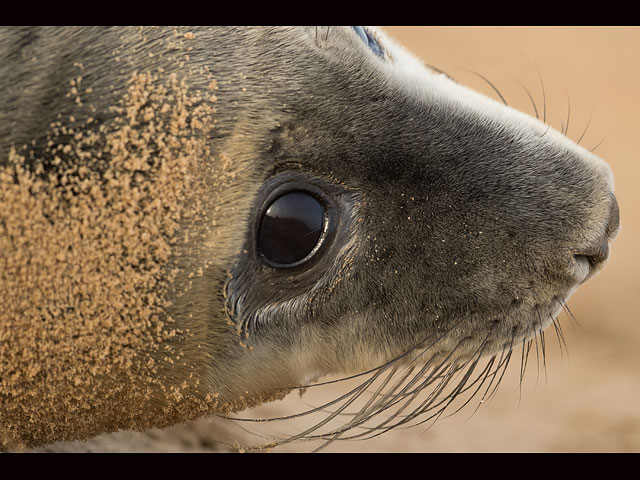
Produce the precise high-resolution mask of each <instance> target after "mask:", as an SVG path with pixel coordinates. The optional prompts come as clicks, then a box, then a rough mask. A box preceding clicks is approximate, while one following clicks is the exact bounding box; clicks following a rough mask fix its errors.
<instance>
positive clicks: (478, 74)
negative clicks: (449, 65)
mask: <svg viewBox="0 0 640 480" xmlns="http://www.w3.org/2000/svg"><path fill="white" fill-rule="evenodd" d="M462 70H465V71H467V72H469V73H472V74H474V75H476V76H478V77H480V78H481V79H482V80H484V81H485V82H486V83H487V84H488V85H489V86H490V87H491V88H492V89H493V91H494V92H496V93H497V94H498V96H499V97H500V100H502V103H504V104H505V105H507V106H509V104H508V103H507V101H506V100H505V99H504V97H503V96H502V93H500V90H498V88H497V87H496V86H495V85H494V84H493V83H491V81H490V80H489V79H488V78H487V77H485V76H484V75H482V74H480V73H478V72H476V71H474V70H469V69H468V68H462Z"/></svg>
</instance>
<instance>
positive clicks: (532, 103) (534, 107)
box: [512, 78, 540, 120]
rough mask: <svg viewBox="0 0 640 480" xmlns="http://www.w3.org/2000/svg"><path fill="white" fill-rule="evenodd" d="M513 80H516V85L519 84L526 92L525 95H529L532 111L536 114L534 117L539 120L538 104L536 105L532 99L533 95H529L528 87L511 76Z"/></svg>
mask: <svg viewBox="0 0 640 480" xmlns="http://www.w3.org/2000/svg"><path fill="white" fill-rule="evenodd" d="M512 80H513V81H515V82H517V83H518V85H520V86H521V87H522V88H523V89H524V91H525V92H526V93H527V95H528V96H529V101H530V102H531V105H532V106H533V111H534V112H535V114H536V119H538V120H540V115H539V114H538V106H537V105H536V102H535V101H534V100H533V95H531V92H530V91H529V89H528V88H527V87H526V86H525V85H524V84H523V83H522V82H520V81H519V80H516V79H515V78H512Z"/></svg>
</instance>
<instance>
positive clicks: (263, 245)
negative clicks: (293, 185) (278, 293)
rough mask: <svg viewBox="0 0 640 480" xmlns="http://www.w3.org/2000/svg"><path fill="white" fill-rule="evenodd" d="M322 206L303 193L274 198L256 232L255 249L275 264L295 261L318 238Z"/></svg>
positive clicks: (301, 257)
mask: <svg viewBox="0 0 640 480" xmlns="http://www.w3.org/2000/svg"><path fill="white" fill-rule="evenodd" d="M324 224H325V208H324V206H323V205H322V203H320V201H319V200H318V199H317V198H316V197H314V196H313V195H310V194H308V193H306V192H291V193H286V194H284V195H282V196H280V197H278V198H277V199H276V200H275V201H274V202H273V203H272V204H271V205H270V206H269V208H268V209H267V211H266V212H265V214H264V216H263V218H262V220H261V222H260V230H259V232H258V250H259V251H260V253H261V254H262V256H263V257H264V258H265V259H266V260H267V261H268V263H271V264H272V266H275V267H286V266H292V265H295V264H298V263H299V262H301V261H302V260H304V259H305V258H306V257H307V256H309V255H310V254H311V253H312V252H313V250H314V249H315V247H316V245H317V244H318V242H319V241H320V238H321V237H322V233H323V230H324Z"/></svg>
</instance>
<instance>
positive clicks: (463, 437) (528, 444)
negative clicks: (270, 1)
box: [251, 27, 640, 452]
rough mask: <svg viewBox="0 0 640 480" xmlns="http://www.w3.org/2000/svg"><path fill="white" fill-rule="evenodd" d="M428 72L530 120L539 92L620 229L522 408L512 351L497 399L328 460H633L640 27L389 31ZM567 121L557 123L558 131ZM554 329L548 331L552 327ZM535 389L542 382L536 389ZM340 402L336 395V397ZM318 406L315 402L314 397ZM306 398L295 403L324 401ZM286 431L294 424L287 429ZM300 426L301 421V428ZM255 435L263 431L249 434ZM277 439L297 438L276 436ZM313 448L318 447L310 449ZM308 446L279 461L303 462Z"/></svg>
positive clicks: (531, 370)
mask: <svg viewBox="0 0 640 480" xmlns="http://www.w3.org/2000/svg"><path fill="white" fill-rule="evenodd" d="M385 30H386V32H387V33H388V34H390V35H391V36H392V37H393V38H395V39H396V40H397V41H398V42H399V43H401V44H403V45H404V46H405V47H406V48H408V49H409V50H411V51H412V52H413V53H415V54H416V55H417V56H419V57H420V58H422V59H423V60H424V61H425V63H427V64H429V65H432V66H434V67H437V68H439V69H442V70H444V71H446V72H447V73H448V74H449V75H451V76H452V77H454V78H455V79H456V80H457V81H458V82H460V83H463V84H465V85H467V86H469V87H471V88H473V89H475V90H477V91H480V92H483V93H485V94H486V95H488V96H490V97H492V98H495V99H498V96H497V95H496V93H495V92H494V91H493V90H492V88H491V87H490V86H488V85H487V83H485V82H484V81H483V80H481V79H480V78H479V77H478V76H476V75H474V74H472V73H469V72H468V71H465V70H464V69H470V70H474V71H476V72H478V73H480V74H482V75H483V76H485V77H486V78H488V79H489V80H490V81H491V82H492V83H493V84H494V85H495V86H496V87H497V88H498V89H499V90H500V92H501V93H502V95H503V96H504V97H505V99H506V100H507V102H508V103H509V104H510V105H512V106H514V107H515V108H517V109H519V110H523V111H525V112H527V113H530V114H531V115H533V114H534V110H533V106H532V105H531V102H530V100H529V98H528V96H527V94H526V93H525V91H524V89H523V88H522V86H520V85H519V84H518V83H517V82H518V81H519V82H521V83H522V84H524V85H525V86H526V87H527V88H528V89H529V91H530V92H531V94H532V96H533V97H534V99H535V102H536V104H537V107H538V110H539V112H540V114H541V115H542V113H541V112H542V103H543V102H542V88H541V85H540V80H539V77H538V73H537V71H536V66H537V68H538V69H539V71H540V74H541V76H542V79H543V82H544V88H545V94H546V104H547V121H548V123H550V124H551V125H552V126H553V127H554V128H557V129H560V128H561V125H563V124H566V118H567V108H568V107H567V95H568V97H569V102H570V105H571V113H570V118H569V130H568V136H569V137H570V138H572V139H573V140H574V141H577V140H578V138H579V137H580V135H582V132H583V131H584V129H585V127H586V125H587V122H588V120H589V116H590V114H591V112H592V109H593V117H592V120H591V124H590V126H589V129H588V131H587V133H586V134H585V135H584V138H583V139H582V140H581V142H580V144H581V145H583V146H585V147H586V148H588V149H591V148H593V147H594V146H596V145H597V144H598V142H600V140H601V139H602V137H603V136H605V138H604V141H603V142H602V144H601V145H600V146H599V147H598V148H597V149H596V151H595V152H596V153H597V154H598V155H599V156H600V157H601V158H603V159H605V160H606V161H607V162H608V163H609V165H610V166H611V168H612V169H613V172H614V176H615V180H616V195H617V197H618V201H619V204H620V211H621V223H622V229H621V232H620V234H619V235H618V237H617V239H616V240H615V242H614V244H613V248H612V255H611V259H610V261H609V264H608V265H607V266H606V268H605V269H604V270H603V271H602V272H601V273H600V274H599V275H597V276H596V277H595V278H594V279H592V280H591V281H589V282H588V283H586V284H585V285H583V286H582V287H581V288H580V289H579V290H578V291H577V292H576V293H575V294H574V295H573V296H572V297H571V299H570V301H569V307H570V309H571V311H572V312H573V314H574V316H575V317H576V318H577V319H578V321H579V322H580V324H581V327H577V326H576V325H575V323H573V322H572V321H571V320H570V319H569V318H568V317H567V316H566V315H565V314H563V315H562V316H561V317H560V320H561V324H562V326H563V330H564V332H565V336H566V340H567V343H568V349H569V355H568V358H567V355H566V354H565V355H564V358H561V355H560V349H559V348H558V342H557V340H556V337H555V334H554V333H552V332H550V331H547V335H546V340H547V341H546V344H547V378H546V382H545V377H544V371H543V368H542V366H541V367H540V377H539V379H538V378H537V373H536V365H535V355H533V356H532V357H530V360H529V361H530V362H533V363H530V365H529V367H528V372H527V375H526V378H525V380H526V381H525V384H524V386H523V389H522V399H521V400H520V392H519V389H518V380H519V363H520V350H518V351H517V352H516V353H515V354H514V355H516V357H517V358H515V359H514V362H513V364H512V365H511V366H510V367H509V370H508V371H507V374H506V376H505V380H504V381H503V383H502V385H501V386H500V389H499V390H498V393H497V394H496V396H495V397H494V398H493V399H492V400H491V401H490V402H489V403H487V404H484V405H482V407H481V408H480V409H479V410H478V411H477V412H476V413H475V415H473V416H471V418H470V419H469V420H467V418H468V417H469V416H470V415H471V414H472V413H473V409H474V408H475V407H471V408H467V409H466V410H464V411H462V412H460V413H459V414H457V415H455V416H452V417H450V418H446V419H441V420H439V421H438V422H437V423H436V424H435V425H434V426H433V427H432V428H430V429H428V430H427V429H426V428H425V427H416V428H414V429H409V430H398V431H393V432H390V433H387V434H386V435H384V436H382V437H381V438H378V439H374V440H368V441H348V442H347V441H344V442H340V441H338V442H336V443H333V444H331V445H330V446H329V447H328V448H327V449H326V451H333V452H347V451H367V452H376V451H380V452H384V451H388V452H430V451H438V452H439V451H443V452H465V451H472V452H496V451H497V452H522V451H525V452H558V451H581V452H582V451H589V452H612V451H619V452H628V451H636V452H637V451H640V256H639V255H638V254H637V252H636V248H637V247H638V238H640V231H639V228H640V222H639V220H640V182H639V180H640V162H639V161H638V155H639V151H640V91H639V86H640V56H639V53H640V28H621V27H612V28H603V27H598V28H590V27H570V28H563V27H543V28H537V27H536V28H533V27H514V28H511V27H498V28H482V27H477V28H469V27H465V28H454V27H385ZM562 122H564V123H562ZM551 330H553V328H551ZM536 380H538V382H537V385H536ZM340 391H343V390H340ZM314 395H315V396H316V397H314ZM329 396H330V394H329V393H326V392H324V391H323V392H321V393H318V394H316V393H314V392H313V391H309V392H308V393H307V394H306V395H305V396H304V397H303V399H302V400H304V402H305V404H306V403H310V404H318V403H319V400H315V401H314V398H317V397H322V398H329ZM305 404H303V403H302V402H301V401H300V400H299V399H298V396H297V395H295V394H294V395H291V396H290V397H289V398H288V399H286V400H285V401H284V402H280V403H279V404H274V405H268V406H264V407H262V408H260V409H259V410H258V412H257V415H258V416H276V415H283V414H290V413H293V412H296V411H301V410H304V409H305V407H306V405H305ZM287 423H288V424H291V423H293V422H287ZM302 424H303V422H302V421H299V424H298V426H300V425H302ZM251 428H252V430H254V431H265V430H266V428H264V427H261V426H259V425H258V426H256V425H251ZM279 428H280V430H279V429H278V428H274V431H288V432H295V431H296V429H295V428H293V429H289V430H287V429H286V428H285V427H284V424H283V426H282V427H279ZM314 446H315V445H314ZM310 448H312V445H310V444H294V445H286V446H283V447H281V448H280V449H278V451H308V450H309V449H310Z"/></svg>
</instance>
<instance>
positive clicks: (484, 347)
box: [0, 27, 619, 450]
mask: <svg viewBox="0 0 640 480" xmlns="http://www.w3.org/2000/svg"><path fill="white" fill-rule="evenodd" d="M0 60H1V61H0V79H2V84H3V89H2V94H0V105H1V107H2V108H0V184H1V185H0V265H2V268H0V303H1V304H2V305H3V310H2V313H0V357H1V358H2V359H3V361H2V362H1V365H0V405H1V408H0V444H1V445H2V448H3V449H5V450H10V449H18V448H25V447H34V446H39V445H45V444H47V443H51V442H55V441H60V440H76V439H86V438H90V437H92V436H95V435H98V434H100V433H104V432H112V431H116V430H121V429H135V430H144V429H147V428H150V427H164V426H168V425H172V424H176V423H180V422H184V421H187V420H192V419H196V418H198V417H201V416H203V415H206V414H212V413H216V414H226V413H228V412H231V411H238V410H241V409H243V408H246V407H248V406H251V405H256V404H259V403H262V402H265V401H269V400H274V399H277V398H281V397H282V396H284V395H286V394H287V393H288V392H289V391H291V390H292V389H295V388H300V387H302V386H305V385H308V384H310V383H311V382H314V381H316V380H317V379H318V378H320V377H323V376H325V375H330V374H338V375H352V374H359V373H362V372H374V376H376V378H380V377H381V376H382V375H391V374H393V373H395V372H396V371H397V370H398V369H400V368H407V369H408V370H406V372H407V373H405V374H403V375H404V376H403V377H402V381H399V382H396V384H395V385H396V386H395V387H393V390H392V393H391V394H388V395H385V396H384V399H385V401H388V400H389V399H392V401H394V402H398V401H399V400H403V399H407V398H413V396H415V395H417V394H418V393H419V392H420V391H421V390H423V389H424V388H426V387H428V386H430V385H431V386H433V385H435V386H436V390H439V389H441V387H444V385H446V384H447V383H448V382H449V381H450V379H451V378H453V376H454V375H460V374H461V373H462V380H460V381H459V382H458V383H457V384H456V386H455V389H454V392H453V393H452V394H447V395H445V396H444V397H443V396H438V395H437V394H436V395H434V396H430V397H429V400H428V401H426V402H423V403H422V404H421V406H419V407H418V408H416V409H414V410H413V411H412V412H411V414H409V415H404V416H403V417H402V420H401V421H397V422H391V423H389V422H386V423H387V424H386V425H385V424H384V423H383V424H382V425H381V426H380V427H379V428H378V430H384V429H385V428H390V426H391V427H392V426H393V425H401V424H404V423H406V422H407V421H409V420H412V419H418V418H420V415H422V414H425V413H432V412H433V409H434V408H435V409H436V411H440V410H439V409H440V406H441V405H443V404H444V406H445V407H446V406H447V405H448V404H449V400H450V399H451V398H453V397H455V396H457V394H458V393H460V392H461V391H464V390H468V389H471V390H476V391H477V390H478V389H480V388H481V386H482V385H483V384H485V382H487V383H489V386H491V384H492V382H493V380H495V378H496V377H497V376H498V372H499V369H500V368H503V367H504V368H506V364H507V363H508V358H509V357H510V353H511V351H512V348H513V347H514V346H515V345H518V344H520V343H522V344H523V345H525V343H526V342H529V343H528V345H529V346H530V345H531V343H530V342H531V339H532V338H536V336H537V335H538V334H539V332H542V330H543V329H544V328H546V327H547V326H548V325H550V324H552V323H553V322H554V319H555V317H556V316H557V314H558V313H559V312H560V311H561V309H562V308H563V306H564V305H565V303H566V300H567V299H568V298H569V296H570V295H571V294H572V293H573V291H575V289H576V288H577V287H578V286H579V285H580V284H581V283H583V282H584V281H586V280H587V279H588V278H590V277H591V276H592V275H593V274H595V273H596V272H597V271H599V270H600V269H601V268H602V266H603V265H604V264H605V261H606V259H607V256H608V248H609V242H610V241H611V240H612V239H613V237H614V236H615V234H616V232H617V230H618V228H619V214H618V206H617V203H616V200H615V196H614V194H613V178H612V174H611V171H610V169H609V167H608V166H607V165H606V163H605V162H604V161H602V160H601V159H599V158H598V157H597V156H596V155H594V154H593V153H591V152H589V151H587V150H585V149H584V148H582V147H580V146H579V145H576V144H575V143H574V142H572V141H571V140H569V139H568V138H567V137H565V136H564V135H563V134H562V133H560V132H558V131H556V130H554V129H553V128H551V127H550V126H548V125H546V124H545V123H544V122H542V121H540V120H538V119H534V118H532V117H530V116H528V115H525V114H523V113H520V112H518V111H516V110H514V109H512V108H510V107H508V106H506V105H503V104H499V103H497V102H495V101H493V100H491V99H489V98H486V97H484V96H483V95H480V94H478V93H476V92H473V91H471V90H469V89H467V88H465V87H464V86H462V85H459V84H457V83H456V82H455V81H453V80H452V79H450V78H449V77H447V76H446V75H445V74H443V73H440V72H438V71H436V70H434V69H431V68H429V67H428V66H425V65H423V64H421V63H420V62H419V61H418V60H417V59H415V58H414V57H413V56H411V55H410V54H409V53H408V52H406V51H404V50H403V49H402V48H401V47H399V46H398V45H396V44H394V43H393V41H392V40H391V39H389V38H387V37H386V36H385V35H384V34H383V33H382V32H380V31H378V30H376V29H374V28H370V27H251V28H238V27H224V28H222V27H198V28H195V27H188V28H186V27H185V28H151V27H144V28H122V27H118V28H10V29H4V30H3V31H2V32H1V33H0ZM536 345H537V344H536ZM485 356H488V357H489V358H490V359H491V360H490V364H495V365H494V366H497V367H496V368H495V369H492V368H489V370H485V371H483V372H482V373H481V374H480V375H479V376H478V377H476V378H474V377H473V376H472V372H473V370H474V369H475V367H476V366H477V364H478V361H479V359H480V358H481V357H485ZM414 370H417V373H415V372H414V373H408V372H411V371H414ZM385 378H388V379H389V380H387V381H389V382H390V378H391V376H389V377H385ZM403 382H405V383H403ZM478 384H479V385H480V386H478ZM368 385H369V384H367V383H366V382H365V383H363V386H362V390H364V389H366V388H367V387H368ZM407 385H408V386H407ZM368 405H369V406H372V408H373V410H371V409H369V410H365V411H364V413H366V415H360V416H356V417H357V418H356V419H355V420H354V421H353V422H351V423H349V428H352V427H354V426H357V425H359V423H358V419H359V418H360V417H362V416H365V417H368V416H369V414H370V413H372V412H373V413H375V412H380V411H383V410H385V409H386V408H387V406H388V403H380V402H373V403H370V404H368ZM361 413H362V412H361ZM389 425H390V426H389ZM342 433H343V431H339V432H335V434H336V435H340V434H342Z"/></svg>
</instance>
